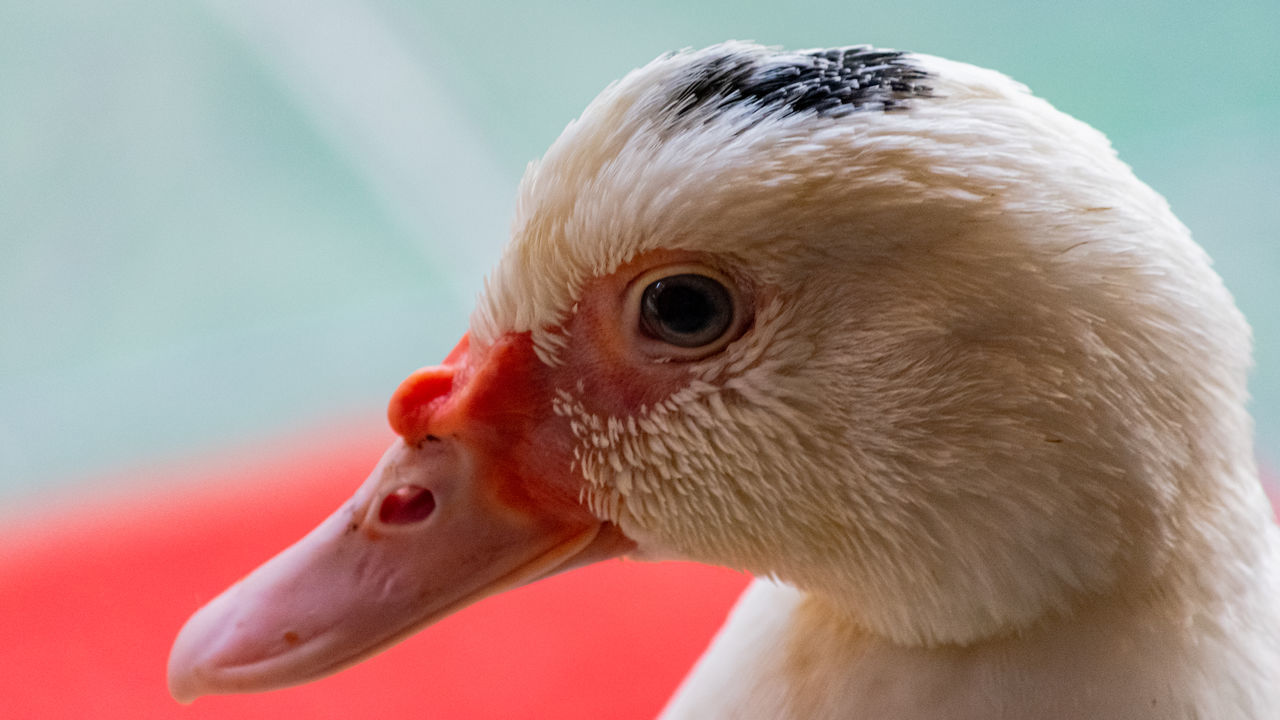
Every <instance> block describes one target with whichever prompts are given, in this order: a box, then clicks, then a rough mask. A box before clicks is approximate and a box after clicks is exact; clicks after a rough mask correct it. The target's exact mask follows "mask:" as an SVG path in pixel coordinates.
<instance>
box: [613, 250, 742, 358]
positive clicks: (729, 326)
mask: <svg viewBox="0 0 1280 720" xmlns="http://www.w3.org/2000/svg"><path fill="white" fill-rule="evenodd" d="M626 302H627V305H626V313H625V315H626V320H625V321H626V322H627V323H628V325H629V326H630V327H631V328H632V332H633V333H634V335H635V340H636V342H637V344H638V345H639V346H640V348H641V350H642V351H644V352H645V353H646V354H648V355H650V356H652V357H654V358H655V359H658V360H686V361H687V360H698V359H701V358H704V357H707V356H710V355H713V354H715V353H716V352H719V351H720V350H722V349H723V348H724V347H725V346H726V345H728V344H729V343H730V342H731V341H732V340H734V339H735V338H737V337H738V336H739V335H740V334H741V330H742V325H743V318H744V316H745V313H744V312H743V302H742V293H741V292H739V290H738V287H737V284H736V283H734V282H733V281H732V280H731V279H730V278H728V277H727V276H725V275H724V274H723V273H721V272H718V271H716V270H712V269H711V268H708V267H706V266H702V265H674V266H666V267H661V268H654V269H652V270H650V271H648V272H646V273H644V274H642V275H640V276H639V277H637V278H636V279H635V280H633V281H632V283H631V284H630V287H629V289H628V293H627V299H626Z"/></svg>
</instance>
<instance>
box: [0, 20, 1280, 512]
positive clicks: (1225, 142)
mask: <svg viewBox="0 0 1280 720" xmlns="http://www.w3.org/2000/svg"><path fill="white" fill-rule="evenodd" d="M1278 36H1280V2H1278V1H1277V0H1248V1H1243V2H1215V3H1209V2H1187V1H1183V0H1178V1H1173V2H1113V1H1108V2H1103V1H1102V0H1079V1H1077V2H1074V3H1061V2H1059V3H1034V2H1026V1H1025V0H1024V1H1021V2H1015V1H1014V0H987V1H975V2H942V1H941V0H899V1H898V2H893V3H872V2H856V1H848V0H846V1H844V2H801V3H781V2H775V3H767V4H766V3H756V4H744V3H741V2H729V1H728V0H715V1H712V2H698V3H693V2H649V3H628V4H603V3H588V2H543V3H538V4H529V5H512V4H508V3H500V2H493V1H492V0H480V1H477V2H470V3H459V2H418V3H409V2H390V1H389V0H345V1H335V0H314V1H312V2H281V1H276V0H256V1H250V0H203V1H201V0H173V1H172V2H164V3H153V2H137V1H129V0H111V1H99V2H86V1H83V0H47V1H45V2H32V1H30V0H27V1H25V2H19V1H16V0H0V258H2V259H0V507H2V506H3V505H10V506H12V505H13V504H14V503H19V504H20V503H21V502H22V501H23V500H25V499H30V498H32V497H35V496H36V495H35V494H36V493H37V492H38V491H41V490H43V489H48V488H61V489H67V488H72V487H74V483H77V482H81V483H83V482H90V481H93V480H94V479H95V478H101V477H116V478H121V481H126V480H127V478H128V477H129V474H128V473H129V471H130V470H131V469H135V468H148V467H160V466H164V465H165V464H166V463H176V462H179V461H181V460H182V459H183V458H192V457H212V456H215V455H217V454H219V453H234V452H235V451H236V449H237V448H240V447H244V446H246V445H249V444H254V443H257V444H258V445H261V444H262V443H264V442H265V443H269V442H270V441H271V439H272V438H275V437H283V436H286V435H287V436H291V437H295V438H296V437H297V436H299V434H303V435H305V434H306V433H308V432H310V431H312V430H314V432H316V436H317V437H325V436H326V435H325V433H330V435H328V437H331V436H332V435H331V433H332V432H333V428H335V427H337V428H341V427H352V428H356V427H372V426H376V425H378V424H382V423H384V422H385V421H384V420H383V419H382V408H383V406H384V402H385V400H386V398H387V397H388V396H389V394H390V392H391V390H392V389H393V388H394V387H395V386H396V384H397V382H398V381H399V380H400V379H401V378H402V377H404V376H405V375H406V374H407V373H408V372H409V371H410V370H412V369H413V368H415V367H417V366H419V365H423V364H428V363H433V362H435V361H437V360H438V359H440V358H441V357H442V356H443V354H444V353H445V352H446V351H447V350H448V349H449V348H450V347H451V346H452V343H453V342H454V341H455V340H456V339H457V337H458V336H459V335H460V334H461V333H462V331H463V330H464V328H465V326H466V322H467V313H468V311H469V309H470V305H471V301H472V298H473V296H474V294H475V293H476V291H477V290H478V288H479V286H480V282H481V278H482V276H483V274H484V272H485V271H486V269H487V268H488V267H489V266H490V265H491V264H492V262H493V261H494V260H495V259H496V257H497V254H498V252H499V250H500V248H501V246H502V243H503V241H504V239H505V234H506V229H507V224H508V220H509V217H510V214H511V210H512V206H513V196H514V190H515V187H516V183H517V181H518V180H519V177H520V174H521V172H522V170H523V168H524V165H525V163H526V162H528V161H529V160H530V159H533V158H535V157H537V156H538V155H539V154H540V153H541V152H542V150H543V149H545V147H546V146H547V145H548V144H549V143H550V142H551V141H552V140H553V139H554V138H555V136H556V135H557V134H558V132H559V130H560V129H561V128H562V127H563V126H564V124H565V123H566V122H567V121H568V120H569V119H571V118H572V117H574V116H575V115H576V114H577V113H578V112H579V111H580V110H581V109H582V107H583V106H584V105H585V104H586V103H587V102H588V101H589V100H590V99H591V98H592V97H593V96H594V95H595V94H596V93H597V92H598V91H599V90H600V89H601V88H603V87H604V86H605V85H606V84H607V83H608V82H609V81H611V80H613V79H615V78H617V77H619V76H621V75H622V74H623V73H625V72H626V71H627V70H629V69H631V68H633V67H635V66H637V65H640V64H643V63H644V62H646V61H648V60H650V59H652V58H653V57H654V56H656V55H658V54H659V53H661V52H663V51H666V50H669V49H675V48H680V47H686V46H702V45H707V44H710V43H713V42H717V41H720V40H725V39H729V38H738V39H751V40H757V41H760V42H764V43H769V44H779V45H784V46H788V47H791V48H806V47H816V46H835V45H845V44H853V43H864V42H865V43H873V44H876V45H880V46H885V47H896V48H901V49H907V50H915V51H920V52H927V53H931V54H936V55H944V56H948V57H952V58H954V59H958V60H964V61H967V62H972V63H975V64H979V65H986V66H989V67H994V68H997V69H1000V70H1002V71H1004V72H1006V73H1008V74H1010V75H1012V76H1014V77H1015V78H1017V79H1019V80H1021V81H1022V82H1025V83H1027V84H1028V85H1029V86H1031V88H1032V89H1033V90H1034V91H1035V92H1036V93H1037V94H1039V95H1041V96H1043V97H1045V98H1048V99H1049V100H1050V101H1051V102H1053V103H1054V104H1056V105H1057V106H1058V107H1059V108H1061V109H1063V110H1065V111H1067V112H1069V113H1072V114H1074V115H1076V116H1078V117H1080V118H1082V119H1084V120H1086V121H1088V122H1090V123H1091V124H1093V125H1095V126H1096V127H1098V128H1100V129H1101V130H1103V131H1104V132H1106V133H1107V134H1108V135H1109V136H1110V137H1111V138H1112V140H1113V142H1114V143H1115V145H1116V146H1117V148H1118V149H1119V151H1120V154H1121V156H1122V157H1123V158H1125V159H1126V160H1127V161H1128V162H1129V163H1130V164H1131V165H1133V166H1134V167H1135V169H1136V170H1137V172H1138V175H1139V176H1140V177H1142V178H1144V179H1145V180H1146V181H1147V182H1149V183H1150V184H1151V185H1153V186H1154V187H1155V188H1156V189H1157V190H1159V191H1160V192H1162V193H1164V194H1165V195H1166V196H1167V197H1168V198H1169V200H1170V202H1171V204H1172V205H1173V207H1174V209H1175V211H1176V212H1177V213H1178V214H1179V216H1180V217H1181V218H1182V219H1183V221H1184V222H1186V223H1187V224H1188V225H1189V226H1190V227H1191V228H1192V230H1193V232H1194V233H1195V235H1196V237H1197V239H1198V240H1199V241H1200V242H1201V243H1202V244H1203V245H1204V246H1205V247H1206V248H1207V249H1208V250H1209V252H1210V254H1212V255H1213V256H1214V257H1215V258H1216V260H1217V263H1218V265H1217V267H1218V269H1219V271H1220V272H1221V273H1222V275H1223V276H1224V277H1225V278H1226V280H1227V284H1228V285H1229V286H1230V287H1231V288H1232V289H1233V291H1234V292H1235V293H1236V296H1237V298H1238V300H1239V303H1240V305H1241V306H1242V307H1243V309H1244V310H1245V312H1246V314H1247V315H1248V316H1249V317H1250V319H1251V321H1252V323H1253V326H1254V328H1255V333H1256V339H1257V362H1258V368H1257V370H1256V372H1255V374H1254V377H1253V384H1252V388H1253V392H1254V395H1255V400H1254V409H1255V413H1256V416H1257V418H1258V422H1259V453H1260V455H1261V456H1262V457H1263V459H1264V461H1268V460H1275V459H1276V458H1280V312H1278V311H1277V310H1276V306H1277V304H1280V282H1278V281H1277V277H1276V274H1277V271H1278V270H1280V243H1277V242H1276V234H1277V231H1276V228H1277V227H1280V132H1278V131H1277V128H1280V90H1278V89H1277V79H1278V77H1280V73H1278V72H1277V68H1278V67H1280V41H1277V39H1276V38H1277V37H1278ZM173 481H174V482H175V483H176V482H181V478H178V477H175V478H174V479H173ZM354 481H355V480H354V479H353V482H354Z"/></svg>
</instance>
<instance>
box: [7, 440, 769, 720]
mask: <svg viewBox="0 0 1280 720" xmlns="http://www.w3.org/2000/svg"><path fill="white" fill-rule="evenodd" d="M324 440H325V442H314V441H313V442H308V443H306V444H302V443H285V445H286V448H285V449H283V450H281V449H276V450H273V451H271V454H270V456H267V457H262V456H260V457H258V458H256V459H251V460H240V461H228V460H225V459H223V460H221V461H219V462H218V463H216V468H215V469H212V470H210V469H194V468H193V469H189V470H188V472H189V473H194V474H196V475H198V476H199V477H198V478H197V479H196V480H195V481H194V482H192V483H189V484H184V485H183V487H185V488H186V489H185V490H183V491H176V490H173V489H152V490H150V491H146V492H144V491H135V492H134V493H133V494H131V495H125V496H119V495H117V496H116V497H112V498H110V499H107V500H103V499H102V498H100V497H94V496H93V495H92V493H93V492H94V491H93V485H92V484H89V483H82V484H81V485H79V486H78V489H77V490H76V492H77V493H78V495H70V496H59V497H55V498H50V499H49V500H48V501H47V502H44V503H42V504H40V505H38V506H30V507H28V509H27V510H25V511H24V512H25V516H26V517H25V518H23V517H17V518H15V517H9V518H6V521H5V524H4V525H0V547H3V551H2V553H0V617H3V629H0V668H2V669H3V670H2V671H0V718H5V719H8V718H41V719H46V718H48V719H56V718H76V719H77V720H81V719H84V718H94V719H95V720H110V719H113V718H129V719H130V720H134V719H136V718H165V717H172V718H239V719H244V718H287V717H295V718H344V719H346V718H352V717H392V718H504V719H505V718H545V717H556V718H565V719H572V718H584V719H586V718H592V719H593V720H594V719H598V718H606V717H607V718H651V717H653V716H654V715H655V714H656V713H657V711H658V710H659V709H660V708H661V706H662V704H663V702H664V701H665V700H666V698H667V697H668V696H669V695H670V693H671V692H672V690H674V688H675V687H676V685H677V684H678V682H679V680H680V678H681V677H682V676H683V675H684V673H685V672H686V671H687V670H688V668H689V667H690V665H692V663H693V661H694V660H695V659H696V658H697V656H698V655H699V654H700V653H701V652H702V650H703V649H704V648H705V646H706V644H707V642H708V640H709V639H710V638H711V636H712V634H713V633H714V632H715V629H716V628H717V627H718V626H719V625H720V623H721V621H722V620H723V618H724V615H725V612H726V611H727V609H728V608H729V607H730V605H731V604H732V602H733V599H734V598H735V597H736V596H737V594H738V593H739V592H740V591H741V589H742V588H743V587H745V585H746V583H747V578H745V577H744V576H742V575H739V574H736V573H732V572H728V571H725V570H719V569H714V568H707V567H702V566H696V565H686V564H663V565H649V564H642V563H627V562H622V561H611V562H609V563H604V564H601V565H597V566H594V567H589V568H585V569H582V570H577V571H574V572H571V573H567V574H564V575H561V576H558V577H554V578H551V579H549V580H546V581H543V582H540V583H536V584H534V585H532V586H529V587H525V588H521V589H519V590H516V591H514V592H510V593H507V594H505V595H500V596H498V597H494V598H490V599H488V600H485V601H483V602H481V603H479V604H478V605H475V606H473V607H470V608H468V609H466V610H464V611H463V612H462V613H460V614H458V615H455V616H453V617H451V618H448V619H446V620H444V621H443V622H441V623H439V624H437V625H435V626H433V627H431V628H428V629H427V630H426V631H424V632H422V633H421V634H419V635H418V636H416V637H414V638H412V639H410V640H409V641H407V642H405V643H404V644H402V645H400V646H398V647H396V648H394V649H392V650H390V651H389V652H386V653H384V654H383V655H381V656H379V657H377V658H375V659H373V660H371V661H369V662H367V663H365V664H363V665H360V666H357V667H355V668H353V669H351V670H348V671H346V672H343V673H340V674H338V675H336V676H334V677H332V678H328V679H326V680H322V681H320V682H317V683H313V684H311V685H306V686H302V687H298V688H291V689H287V690H282V691H277V692H274V693H266V694H262V695H250V696H226V697H212V698H202V699H200V700H197V701H196V702H195V703H194V704H193V705H190V706H186V707H183V706H179V705H177V704H176V703H174V702H173V700H171V699H170V698H169V696H168V692H167V690H166V688H165V677H164V673H165V662H166V659H167V657H168V652H169V646H170V643H171V642H172V641H173V637H174V635H175V634H176V633H177V631H178V628H179V627H181V625H182V623H183V622H184V621H185V620H186V618H187V617H188V616H189V615H190V614H191V613H192V612H193V611H195V609H196V608H197V607H198V606H200V605H201V604H203V603H204V602H205V601H207V600H209V599H210V598H212V597H213V596H214V595H215V594H217V593H218V592H220V591H221V590H222V589H223V588H225V587H226V586H227V585H229V584H230V583H232V582H234V581H235V580H236V579H237V578H238V577H239V576H241V575H243V574H244V573H246V572H248V571H249V570H250V569H252V568H253V567H255V566H257V564H259V563H260V562H262V561H263V560H265V559H266V558H268V557H270V556H271V555H273V554H275V552H277V551H278V550H280V549H282V548H283V547H285V546H286V545H287V544H289V543H291V542H292V541H293V540H295V539H297V538H298V537H300V536H301V535H302V534H303V533H304V532H305V531H307V530H308V529H310V528H311V527H312V526H313V525H315V524H316V523H318V522H319V521H320V520H321V519H322V518H323V517H324V516H326V515H327V514H328V513H329V512H330V511H332V510H333V509H334V508H336V507H337V506H338V504H339V503H340V502H341V501H342V500H344V499H345V498H346V497H347V496H348V495H349V494H350V493H351V492H352V491H354V490H355V488H356V486H357V485H358V484H359V482H360V481H361V480H362V479H363V478H364V477H365V475H366V474H367V473H368V471H369V470H370V469H371V468H372V467H373V465H374V463H375V462H376V460H377V458H378V456H379V455H380V453H381V451H382V449H383V448H384V447H385V446H386V445H387V443H388V442H389V436H378V437H366V438H358V439H349V438H345V439H344V438H343V436H342V434H340V433H337V432H331V433H327V434H326V437H325V438H324ZM317 447H319V448H321V449H320V450H318V451H317V450H316V449H315V448H317ZM259 455H261V454H259ZM149 485H150V486H152V487H153V488H162V487H164V486H163V485H161V484H160V483H158V482H151V483H149ZM171 485H172V483H170V486H171Z"/></svg>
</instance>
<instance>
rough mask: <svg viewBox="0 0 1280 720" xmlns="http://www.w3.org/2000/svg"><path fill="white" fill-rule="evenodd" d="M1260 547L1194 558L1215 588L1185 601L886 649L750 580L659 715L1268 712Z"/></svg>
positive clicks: (1147, 717) (1275, 693)
mask: <svg viewBox="0 0 1280 720" xmlns="http://www.w3.org/2000/svg"><path fill="white" fill-rule="evenodd" d="M1263 536H1264V537H1265V538H1266V542H1264V543H1261V544H1260V545H1259V547H1258V552H1257V553H1256V554H1255V555H1254V556H1253V557H1252V562H1249V563H1240V562H1238V561H1237V562H1230V563H1206V565H1211V566H1212V567H1213V568H1214V570H1213V572H1214V573H1216V574H1218V575H1219V577H1217V578H1216V580H1217V582H1218V583H1219V584H1218V585H1216V587H1221V588H1223V591H1222V592H1220V593H1215V594H1213V595H1212V597H1202V598H1200V601H1199V602H1198V603H1195V604H1191V603H1189V602H1188V601H1187V599H1186V598H1185V596H1183V595H1182V594H1181V593H1177V592H1172V593H1170V592H1163V591H1162V590H1161V589H1160V588H1158V587H1156V588H1148V589H1147V591H1146V592H1144V593H1138V594H1134V595H1132V596H1109V597H1103V598H1098V599H1097V600H1096V601H1095V602H1093V603H1091V604H1089V605H1087V606H1082V607H1079V608H1077V609H1076V610H1075V611H1073V612H1072V613H1071V614H1070V615H1068V616H1063V617H1061V618H1057V619H1054V620H1047V621H1044V622H1041V623H1039V624H1037V625H1036V626H1034V627H1032V628H1029V629H1028V630H1026V631H1023V632H1020V633H1017V634H1015V635H1009V636H1004V637H999V638H992V639H987V640H983V641H979V642H975V643H971V644H968V645H965V646H937V647H922V646H903V645H898V644H894V643H892V642H890V641H888V640H886V639H884V638H882V637H879V636H876V635H873V634H870V633H867V632H865V631H863V630H860V629H859V628H857V627H856V626H854V625H852V624H850V623H849V622H848V621H846V620H844V619H843V613H840V612H836V611H834V610H833V608H832V607H831V606H830V605H829V604H828V603H827V602H826V601H824V600H822V599H820V598H818V597H815V596H812V595H808V594H805V593H803V592H801V591H798V590H795V589H793V588H790V587H786V586H782V585H777V584H773V583H770V582H765V581H757V583H756V584H755V585H753V586H752V588H751V589H750V590H749V591H748V593H747V594H746V595H745V596H744V597H743V599H742V601H741V602H740V604H739V606H738V607H737V608H736V609H735V610H734V613H733V615H732V616H731V618H730V621H729V623H728V624H727V625H726V626H725V629H724V630H723V631H722V632H721V635H720V636H719V637H718V638H717V639H716V641H715V642H714V644H713V645H712V648H711V649H710V651H709V652H708V653H707V654H706V655H705V656H704V657H703V659H702V660H701V661H700V663H699V665H698V667H697V668H696V669H695V671H694V673H693V674H692V675H691V676H690V677H689V679H688V680H687V681H686V684H685V685H684V687H682V688H681V691H680V693H679V694H677V696H676V697H675V699H674V700H673V701H672V704H671V705H670V706H669V707H668V709H667V712H666V714H664V716H663V717H664V718H667V719H668V720H675V719H677V718H715V717H735V718H828V717H829V718H847V717H867V718H891V719H893V720H925V719H926V718H927V719H930V720H938V719H939V718H946V719H947V720H968V719H970V718H972V719H973V720H978V719H979V718H981V719H982V720H1012V719H1014V718H1027V717H1036V718H1044V719H1046V720H1056V719H1058V718H1061V719H1062V720H1066V719H1068V718H1081V717H1096V718H1132V719H1134V720H1156V719H1157V718H1160V719H1162V720H1169V719H1181V718H1185V719H1187V720H1190V718H1201V717H1212V718H1220V719H1224V720H1225V719H1228V718H1230V719H1232V720H1235V719H1239V720H1246V719H1256V718H1262V717H1266V716H1268V713H1270V712H1273V710H1274V708H1275V707H1278V706H1280V687H1278V684H1277V683H1275V682H1274V676H1275V675H1276V674H1277V673H1280V649H1278V648H1280V616H1278V613H1277V608H1276V605H1277V603H1276V600H1275V599H1276V597H1277V595H1280V581H1278V580H1277V578H1280V573H1278V572H1277V562H1276V548H1277V547H1280V542H1278V539H1277V537H1276V531H1275V528H1270V529H1269V530H1267V531H1265V532H1264V533H1263ZM1203 567H1204V565H1201V567H1199V568H1196V569H1192V570H1190V571H1191V572H1193V573H1195V574H1201V573H1202V570H1203Z"/></svg>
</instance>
